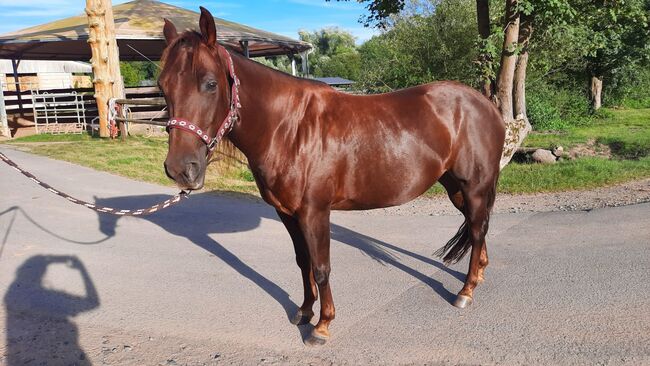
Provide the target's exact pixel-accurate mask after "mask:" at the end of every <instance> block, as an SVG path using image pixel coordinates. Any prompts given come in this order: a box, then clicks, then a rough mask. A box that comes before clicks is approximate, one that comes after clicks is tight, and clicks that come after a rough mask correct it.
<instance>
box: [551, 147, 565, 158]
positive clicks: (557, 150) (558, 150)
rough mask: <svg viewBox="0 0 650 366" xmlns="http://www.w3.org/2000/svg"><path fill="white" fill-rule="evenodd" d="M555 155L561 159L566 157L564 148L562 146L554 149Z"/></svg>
mask: <svg viewBox="0 0 650 366" xmlns="http://www.w3.org/2000/svg"><path fill="white" fill-rule="evenodd" d="M553 155H555V156H557V157H558V158H561V157H562V155H564V148H563V147H562V146H558V147H556V148H555V149H553Z"/></svg>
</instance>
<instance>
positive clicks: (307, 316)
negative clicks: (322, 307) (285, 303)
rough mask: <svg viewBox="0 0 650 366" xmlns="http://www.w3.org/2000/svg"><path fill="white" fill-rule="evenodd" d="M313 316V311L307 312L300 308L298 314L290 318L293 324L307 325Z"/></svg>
mask: <svg viewBox="0 0 650 366" xmlns="http://www.w3.org/2000/svg"><path fill="white" fill-rule="evenodd" d="M313 317H314V312H313V311H311V312H306V311H304V310H300V309H298V311H297V312H296V314H295V315H294V316H293V317H292V318H291V319H289V321H290V322H291V324H293V325H305V324H309V322H310V321H311V318H313Z"/></svg>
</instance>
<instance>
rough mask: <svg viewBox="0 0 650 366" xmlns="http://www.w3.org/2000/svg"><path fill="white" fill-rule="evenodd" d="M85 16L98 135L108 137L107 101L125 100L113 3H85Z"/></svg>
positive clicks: (96, 0) (105, 0) (100, 0)
mask: <svg viewBox="0 0 650 366" xmlns="http://www.w3.org/2000/svg"><path fill="white" fill-rule="evenodd" d="M86 15H87V16H88V29H89V37H88V44H89V45H90V49H91V51H92V58H91V59H90V63H91V64H92V66H93V76H94V78H93V83H94V84H95V100H96V101H97V109H98V112H99V136H100V137H109V136H110V131H109V129H108V101H109V100H110V99H111V98H124V83H123V81H122V75H121V74H120V55H119V50H118V48H117V41H116V39H115V21H114V19H113V6H112V4H111V0H86ZM120 127H122V126H120Z"/></svg>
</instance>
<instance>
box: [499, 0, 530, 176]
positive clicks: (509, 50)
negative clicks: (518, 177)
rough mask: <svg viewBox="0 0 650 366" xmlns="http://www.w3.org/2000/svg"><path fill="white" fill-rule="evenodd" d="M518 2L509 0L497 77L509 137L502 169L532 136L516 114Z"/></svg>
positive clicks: (502, 158) (526, 122)
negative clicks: (513, 93)
mask: <svg viewBox="0 0 650 366" xmlns="http://www.w3.org/2000/svg"><path fill="white" fill-rule="evenodd" d="M517 5H518V4H517V0H506V19H505V21H506V27H505V34H504V38H503V48H502V51H501V66H500V69H499V75H498V77H497V88H496V89H497V105H498V107H499V110H500V111H501V117H503V120H504V122H505V124H506V137H505V142H504V146H503V153H502V154H501V164H500V168H501V169H503V167H505V166H506V165H507V164H508V163H509V162H510V160H511V159H512V157H513V155H514V154H515V152H516V151H517V148H518V147H519V146H521V143H522V142H523V141H524V138H526V136H527V135H528V133H529V132H530V124H529V123H528V120H526V119H525V118H515V116H514V110H513V98H512V90H513V81H514V74H515V68H516V64H517V55H516V52H515V50H516V48H517V41H518V39H519V21H520V13H519V11H518V10H517Z"/></svg>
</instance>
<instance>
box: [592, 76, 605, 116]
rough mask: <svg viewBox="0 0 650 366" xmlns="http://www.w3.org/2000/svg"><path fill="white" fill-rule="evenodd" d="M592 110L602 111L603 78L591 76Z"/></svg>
mask: <svg viewBox="0 0 650 366" xmlns="http://www.w3.org/2000/svg"><path fill="white" fill-rule="evenodd" d="M590 90H591V108H593V110H594V111H597V110H599V109H600V107H601V105H602V92H603V77H602V76H596V75H592V76H591V89H590Z"/></svg>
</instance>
